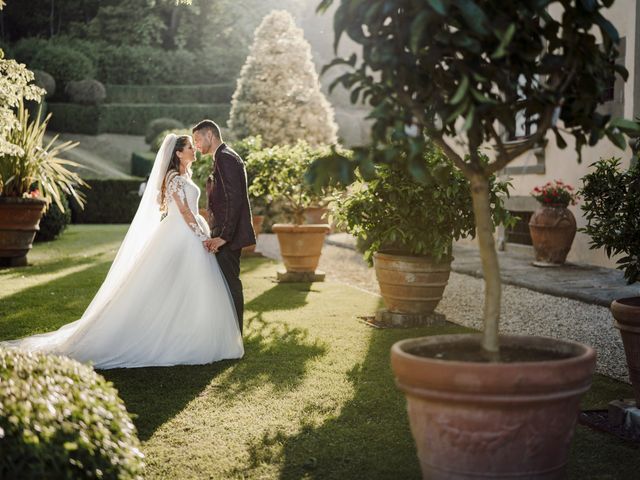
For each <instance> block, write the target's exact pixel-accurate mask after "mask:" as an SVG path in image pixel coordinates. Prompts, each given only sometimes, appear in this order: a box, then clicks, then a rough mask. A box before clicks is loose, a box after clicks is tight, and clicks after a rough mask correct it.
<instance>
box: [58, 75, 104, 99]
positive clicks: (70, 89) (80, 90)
mask: <svg viewBox="0 0 640 480" xmlns="http://www.w3.org/2000/svg"><path fill="white" fill-rule="evenodd" d="M64 93H65V95H66V96H67V97H68V98H69V100H70V101H71V102H72V103H79V104H81V105H98V104H100V103H102V102H103V101H104V99H105V98H106V97H107V91H106V89H105V88H104V85H103V84H102V83H100V82H99V81H98V80H94V79H89V78H87V79H85V80H74V81H72V82H69V83H67V86H66V87H65V89H64Z"/></svg>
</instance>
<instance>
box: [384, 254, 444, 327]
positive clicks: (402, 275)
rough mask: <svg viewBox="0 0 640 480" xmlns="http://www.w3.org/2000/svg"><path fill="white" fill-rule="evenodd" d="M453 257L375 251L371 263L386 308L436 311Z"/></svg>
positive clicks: (406, 311) (414, 312)
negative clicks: (437, 259) (440, 257)
mask: <svg viewBox="0 0 640 480" xmlns="http://www.w3.org/2000/svg"><path fill="white" fill-rule="evenodd" d="M451 261H452V259H451V258H449V259H445V260H442V261H434V260H433V259H432V258H431V257H427V256H415V255H406V254H400V253H395V252H376V253H375V254H374V255H373V265H374V268H375V271H376V278H377V279H378V284H379V285H380V293H381V294H382V298H383V299H384V303H385V305H386V306H387V309H388V310H389V311H390V312H393V313H400V314H404V315H425V314H428V313H431V312H433V311H434V310H435V308H436V306H437V305H438V303H439V302H440V300H441V299H442V295H443V293H444V289H445V287H446V286H447V282H448V281H449V274H450V273H451Z"/></svg>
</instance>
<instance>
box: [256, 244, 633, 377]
mask: <svg viewBox="0 0 640 480" xmlns="http://www.w3.org/2000/svg"><path fill="white" fill-rule="evenodd" d="M257 249H258V250H259V251H260V252H262V253H263V254H264V255H265V256H266V257H269V258H273V259H275V260H281V257H280V252H279V248H278V242H277V239H276V238H275V235H271V234H263V235H261V236H260V239H259V240H258V248H257ZM319 268H320V270H324V271H325V272H326V273H327V280H329V281H336V282H342V283H346V284H349V285H351V286H354V287H357V288H360V289H363V290H366V291H368V292H371V293H374V294H376V295H379V294H380V290H379V288H378V283H377V281H376V278H375V272H374V271H373V269H370V268H368V267H367V265H366V263H365V262H364V260H363V259H362V256H361V255H360V254H359V253H357V252H355V251H353V250H350V249H347V248H343V247H338V246H335V245H326V244H325V246H324V249H323V252H322V257H321V258H320V266H319ZM483 288H484V281H483V280H482V279H478V278H475V277H471V276H468V275H463V274H458V273H455V272H452V273H451V277H450V278H449V285H448V286H447V288H446V290H445V293H444V298H443V299H442V301H441V302H440V304H439V305H438V308H437V309H436V312H438V313H441V314H442V315H444V316H445V317H446V319H447V320H448V321H450V322H454V323H457V324H459V325H464V326H467V327H472V328H476V329H479V328H481V323H482V298H483ZM500 331H501V332H502V333H513V334H531V335H539V336H548V337H554V338H560V339H568V340H575V341H579V342H582V343H586V344H588V345H591V346H593V347H594V348H595V349H596V351H597V352H598V363H597V366H596V371H597V372H599V373H602V374H605V375H608V376H610V377H613V378H616V379H619V380H623V381H625V382H628V381H629V377H628V374H627V367H626V361H625V356H624V349H623V346H622V341H621V339H620V334H619V333H618V331H617V330H616V329H615V328H614V327H613V323H612V319H611V313H610V312H609V309H608V308H605V307H602V306H598V305H591V304H587V303H583V302H580V301H577V300H571V299H568V298H561V297H555V296H551V295H547V294H544V293H539V292H536V291H533V290H528V289H526V288H521V287H515V286H511V285H503V293H502V317H501V326H500Z"/></svg>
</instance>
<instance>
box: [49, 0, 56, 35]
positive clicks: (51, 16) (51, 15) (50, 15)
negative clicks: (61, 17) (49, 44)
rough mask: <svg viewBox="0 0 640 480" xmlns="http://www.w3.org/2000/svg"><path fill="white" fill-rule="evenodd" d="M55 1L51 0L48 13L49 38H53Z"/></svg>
mask: <svg viewBox="0 0 640 480" xmlns="http://www.w3.org/2000/svg"><path fill="white" fill-rule="evenodd" d="M54 7H55V1H54V0H51V10H50V12H49V38H53V35H54V32H53V24H54V16H55V8H54Z"/></svg>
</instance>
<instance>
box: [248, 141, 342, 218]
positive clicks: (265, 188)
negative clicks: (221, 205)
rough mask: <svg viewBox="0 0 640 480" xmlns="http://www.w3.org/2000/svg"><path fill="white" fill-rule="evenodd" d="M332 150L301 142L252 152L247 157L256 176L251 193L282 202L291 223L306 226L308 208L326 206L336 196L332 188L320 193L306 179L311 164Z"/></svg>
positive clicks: (265, 199) (266, 200)
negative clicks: (304, 224) (304, 221)
mask: <svg viewBox="0 0 640 480" xmlns="http://www.w3.org/2000/svg"><path fill="white" fill-rule="evenodd" d="M328 150H329V148H328V147H313V146H311V145H309V144H308V143H307V142H305V141H304V140H299V141H298V142H296V143H295V144H294V145H276V146H273V147H269V148H264V149H262V150H254V151H252V152H251V153H250V154H249V156H248V158H247V169H248V170H249V171H251V172H252V176H253V179H252V180H251V185H250V186H249V193H250V194H251V196H252V197H254V198H260V199H262V202H264V203H266V204H270V203H272V202H278V203H279V204H281V205H282V206H283V209H284V211H285V213H286V214H287V215H288V217H289V220H290V221H292V222H293V223H295V224H302V223H303V220H304V210H305V208H307V207H311V206H318V205H323V204H324V203H325V202H326V201H327V200H328V199H329V197H330V196H331V195H332V194H333V189H332V188H325V189H321V190H320V191H318V190H315V189H313V188H312V187H311V186H310V185H309V184H308V183H307V182H305V180H304V177H305V174H306V172H307V170H308V168H309V165H310V164H311V162H313V161H314V160H315V159H317V158H318V157H321V156H323V155H327V154H328Z"/></svg>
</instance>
